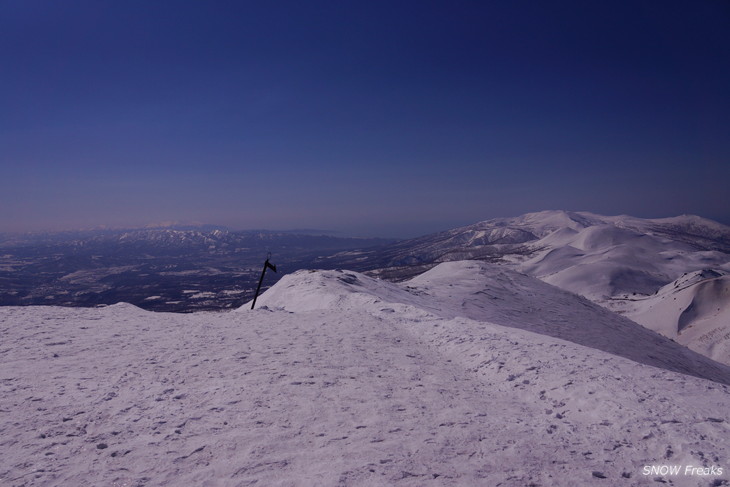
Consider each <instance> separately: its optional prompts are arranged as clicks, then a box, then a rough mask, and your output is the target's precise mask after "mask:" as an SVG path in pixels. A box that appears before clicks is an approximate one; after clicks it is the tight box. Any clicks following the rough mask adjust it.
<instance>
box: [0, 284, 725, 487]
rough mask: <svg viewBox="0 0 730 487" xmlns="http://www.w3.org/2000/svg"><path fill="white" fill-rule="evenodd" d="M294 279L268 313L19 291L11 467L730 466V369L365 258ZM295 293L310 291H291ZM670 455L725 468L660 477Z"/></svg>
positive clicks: (210, 480) (10, 473) (507, 473)
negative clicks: (537, 320)
mask: <svg viewBox="0 0 730 487" xmlns="http://www.w3.org/2000/svg"><path fill="white" fill-rule="evenodd" d="M293 277H295V278H296V279H297V280H288V284H287V281H284V280H282V281H281V282H280V283H279V284H277V286H274V287H273V288H272V289H271V290H270V291H269V292H267V293H266V294H265V295H264V296H262V297H261V298H260V299H261V300H262V301H260V302H261V303H262V304H264V302H265V301H267V300H268V301H269V302H268V303H265V304H266V306H268V308H260V309H257V310H254V311H243V310H242V311H241V312H234V313H220V314H215V313H196V314H190V315H175V314H162V313H149V312H145V311H142V310H140V309H138V308H135V307H133V306H130V305H123V304H122V305H115V306H110V307H107V308H101V309H67V308H54V307H34V308H0V336H1V337H2V342H1V343H2V344H1V345H0V361H1V362H0V363H1V364H2V367H1V368H0V419H1V421H0V484H2V485H12V486H26V485H27V486H31V485H118V486H121V485H210V486H217V485H223V486H228V485H230V486H239V485H241V486H243V485H267V486H277V485H278V486H290V485H325V486H326V485H404V486H409V485H413V486H416V485H418V486H420V485H434V486H436V485H494V486H497V485H503V486H525V485H539V486H551V485H555V486H573V485H575V486H579V485H580V486H583V485H607V486H614V485H657V482H660V481H665V482H667V483H670V485H677V486H695V485H697V486H710V485H715V486H717V485H724V483H726V480H727V479H728V478H730V477H729V476H728V468H730V465H728V463H730V462H728V460H729V459H730V455H729V453H730V447H729V445H728V440H727V438H728V437H730V435H729V434H728V433H730V427H729V425H730V391H729V390H728V387H727V386H724V385H721V384H718V383H716V382H711V381H708V380H704V379H699V378H696V377H690V376H687V375H683V374H678V373H675V372H670V371H667V370H662V369H659V368H656V367H651V366H647V365H641V364H638V363H636V362H633V361H630V360H628V359H625V358H621V357H616V356H614V355H611V354H608V353H605V352H602V351H599V350H594V349H592V348H588V347H584V346H581V345H577V344H574V343H570V342H567V341H564V340H561V339H558V338H553V337H548V336H544V335H540V334H536V333H532V332H530V331H527V330H520V329H515V328H508V327H503V326H499V325H495V324H491V323H488V322H485V321H477V320H473V319H469V318H465V317H462V316H455V317H444V316H439V315H438V314H436V313H435V312H434V310H433V309H430V310H429V309H424V307H421V306H419V305H418V304H419V303H418V300H419V299H422V298H424V296H420V297H419V295H418V290H415V291H414V290H412V292H409V291H406V290H403V289H398V288H393V287H388V286H387V285H386V283H382V286H384V287H383V289H380V290H379V291H378V292H379V293H380V294H378V295H374V294H373V292H374V291H373V289H371V288H369V287H367V286H365V288H366V290H367V291H368V292H356V291H354V292H353V289H352V288H353V287H358V286H360V285H359V284H357V283H363V282H366V281H365V279H366V278H364V276H360V275H356V274H354V273H342V272H340V273H336V272H333V273H331V274H326V273H325V274H323V273H309V274H304V273H302V274H300V275H299V276H298V277H297V276H293ZM305 278H306V279H309V280H310V284H309V285H306V286H304V285H303V284H302V282H303V281H304V280H305ZM348 281H349V282H348ZM292 284H294V285H292ZM288 285H292V286H291V287H289V288H285V287H284V286H288ZM376 285H380V283H376ZM284 289H287V290H286V292H284V291H283V290H284ZM401 291H402V293H401ZM421 292H425V291H423V289H421ZM286 294H288V295H289V296H290V299H289V300H288V302H289V303H290V306H292V307H293V308H298V309H296V310H294V309H289V310H287V309H274V305H273V301H275V300H276V299H284V298H285V296H286ZM429 302H431V301H430V300H426V301H423V304H427V303H429ZM297 303H298V304H297ZM439 306H441V305H439ZM307 307H308V308H309V309H304V308H307ZM453 314H457V313H456V312H455V311H454V312H453ZM664 465H671V466H681V468H682V470H681V472H682V473H684V472H685V469H686V467H687V466H690V467H692V466H695V467H707V468H708V469H709V468H710V467H715V468H716V469H717V468H720V469H722V474H714V475H708V476H704V475H697V474H691V473H690V474H687V475H672V474H665V475H664V476H663V478H660V477H661V476H660V475H643V473H644V469H645V467H646V466H664ZM691 472H695V471H691ZM703 472H704V471H703Z"/></svg>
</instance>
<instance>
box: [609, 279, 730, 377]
mask: <svg viewBox="0 0 730 487" xmlns="http://www.w3.org/2000/svg"><path fill="white" fill-rule="evenodd" d="M608 304H609V306H611V308H613V309H615V310H618V311H620V312H621V313H623V314H624V315H626V316H627V317H629V318H631V319H632V320H634V321H635V322H637V323H640V324H642V325H644V326H645V327H647V328H649V329H652V330H656V331H658V332H659V333H661V334H663V335H665V336H667V337H670V338H672V339H674V340H675V341H677V342H678V343H681V344H683V345H686V346H688V347H689V348H691V349H692V350H695V351H697V352H699V353H701V354H703V355H705V356H707V357H710V358H712V359H714V360H718V361H721V362H725V363H727V362H728V357H730V276H729V275H721V274H719V273H717V272H714V271H711V270H705V271H696V272H691V273H687V274H685V275H683V276H682V277H680V278H679V279H677V280H675V281H673V282H671V283H670V284H667V285H666V286H664V287H662V288H661V289H660V290H659V291H657V292H656V293H655V294H652V295H650V296H638V297H637V296H626V297H624V298H615V299H614V300H612V302H610V303H608Z"/></svg>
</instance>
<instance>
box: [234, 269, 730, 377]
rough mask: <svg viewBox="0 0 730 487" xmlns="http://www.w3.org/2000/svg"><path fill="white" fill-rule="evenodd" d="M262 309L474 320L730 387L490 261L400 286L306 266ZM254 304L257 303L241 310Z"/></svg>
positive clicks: (628, 325) (662, 342)
mask: <svg viewBox="0 0 730 487" xmlns="http://www.w3.org/2000/svg"><path fill="white" fill-rule="evenodd" d="M257 306H265V307H266V308H269V309H281V310H285V311H291V312H303V311H313V310H337V311H344V310H350V309H365V310H369V311H371V312H373V313H375V314H376V315H380V314H382V313H383V312H386V313H392V312H398V313H401V314H402V313H407V314H411V315H417V316H422V317H425V316H432V317H441V318H455V317H463V318H470V319H475V320H478V321H482V322H490V323H495V324H498V325H502V326H508V327H514V328H520V329H523V330H527V331H530V332H534V333H539V334H542V335H548V336H551V337H556V338H560V339H562V340H567V341H570V342H573V343H577V344H580V345H583V346H587V347H591V348H596V349H599V350H602V351H605V352H609V353H612V354H615V355H620V356H622V357H626V358H629V359H631V360H634V361H636V362H639V363H643V364H648V365H653V366H655V367H661V368H664V369H667V370H672V371H675V372H681V373H686V374H691V375H695V376H698V377H704V378H708V379H710V380H715V381H718V382H721V383H725V384H730V367H727V366H723V365H721V364H718V363H716V362H713V361H712V360H708V359H707V358H705V357H703V356H702V355H700V354H697V353H695V352H692V351H690V350H688V349H687V348H686V347H683V346H681V345H678V344H677V343H675V342H673V341H672V340H669V339H667V338H664V337H662V336H660V335H658V334H656V333H654V332H652V331H649V330H647V329H646V328H644V327H642V326H640V325H638V324H636V323H634V322H632V321H630V320H628V319H626V318H624V317H621V316H619V315H617V314H615V313H612V312H610V311H608V310H606V309H604V308H602V307H600V306H598V305H595V304H593V303H591V302H589V301H588V300H586V299H583V298H581V297H579V296H576V295H574V294H572V293H569V292H566V291H563V290H561V289H559V288H556V287H554V286H551V285H548V284H546V283H544V282H542V281H540V280H538V279H535V278H533V277H530V276H528V275H525V274H521V273H518V272H515V271H513V270H511V269H508V268H505V267H504V266H498V265H494V264H488V263H485V262H478V261H462V262H448V263H443V264H439V265H438V266H436V267H435V268H433V269H431V270H430V271H428V272H426V273H424V274H421V275H420V276H417V277H415V278H413V279H411V280H409V281H405V282H402V283H397V284H396V283H390V282H387V281H382V280H379V279H374V278H371V277H368V276H365V275H363V274H359V273H355V272H350V271H342V270H334V271H306V270H305V271H299V272H296V273H293V274H290V275H287V276H285V277H284V278H282V279H281V280H280V281H279V282H278V283H277V284H276V285H274V286H273V287H272V288H271V289H269V290H268V291H267V292H266V293H264V294H263V295H262V296H261V297H260V298H259V300H258V301H257ZM249 307H250V303H249V304H247V305H245V306H243V307H242V308H241V310H246V309H248V308H249ZM384 310H385V311H384Z"/></svg>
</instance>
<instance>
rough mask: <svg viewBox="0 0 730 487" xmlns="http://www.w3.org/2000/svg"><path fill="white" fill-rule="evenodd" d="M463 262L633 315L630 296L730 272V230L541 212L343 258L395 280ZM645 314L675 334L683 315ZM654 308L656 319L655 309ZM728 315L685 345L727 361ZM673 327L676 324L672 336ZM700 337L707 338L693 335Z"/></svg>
mask: <svg viewBox="0 0 730 487" xmlns="http://www.w3.org/2000/svg"><path fill="white" fill-rule="evenodd" d="M460 260H482V261H486V262H492V263H498V264H501V265H506V266H509V267H512V268H514V269H516V270H519V271H521V272H524V273H526V274H529V275H532V276H535V277H538V278H540V279H541V280H543V281H545V282H547V283H550V284H553V285H555V286H558V287H560V288H562V289H565V290H567V291H570V292H573V293H576V294H579V295H581V296H584V297H586V298H588V299H590V300H592V301H593V302H595V303H598V304H600V305H602V306H605V307H608V308H609V309H611V310H612V311H615V312H619V313H625V314H626V315H627V316H629V317H633V316H635V315H636V314H637V313H636V312H635V310H634V307H633V305H631V303H629V301H635V300H638V299H642V298H646V299H648V300H651V297H652V296H653V295H654V294H655V293H657V292H658V291H659V290H660V289H662V288H663V287H665V286H667V285H673V284H674V282H675V281H676V280H677V279H680V278H681V277H682V276H683V275H686V274H688V273H695V272H698V271H711V272H715V273H718V274H720V275H726V274H730V227H728V226H725V225H722V224H720V223H717V222H714V221H711V220H707V219H704V218H700V217H697V216H693V215H682V216H678V217H672V218H659V219H642V218H635V217H630V216H626V215H621V216H601V215H596V214H593V213H587V212H567V211H542V212H537V213H528V214H525V215H522V216H519V217H515V218H498V219H493V220H487V221H483V222H479V223H476V224H473V225H469V226H465V227H461V228H456V229H453V230H449V231H446V232H441V233H437V234H433V235H426V236H423V237H420V238H417V239H412V240H409V241H404V242H399V243H397V244H395V245H392V246H390V247H388V248H386V249H383V250H381V251H378V252H377V253H373V254H372V255H370V256H369V257H368V256H361V259H360V260H359V261H357V262H355V261H353V260H352V259H350V260H348V259H344V262H343V263H342V265H348V264H353V265H355V266H356V267H357V268H359V269H368V270H369V269H373V268H380V269H378V270H375V271H372V272H370V274H372V275H376V276H382V277H385V278H388V279H393V280H396V281H397V280H403V279H407V278H410V277H413V276H414V275H417V274H419V273H421V272H424V271H426V270H428V269H429V268H431V267H433V266H434V265H436V264H438V263H442V262H450V261H460ZM331 263H334V262H331ZM690 301H691V300H688V301H687V306H689V302H690ZM713 302H716V304H717V305H718V306H719V307H720V308H721V309H726V308H728V307H730V297H728V296H725V295H723V296H719V297H717V298H715V300H714V301H713ZM641 311H642V313H644V314H645V315H646V316H642V320H641V321H640V322H641V323H642V324H646V325H647V326H649V327H650V328H651V329H652V330H655V331H659V332H660V333H664V334H665V336H667V337H670V338H677V335H676V324H677V320H678V318H679V315H680V314H682V313H684V311H685V309H682V310H680V311H679V312H678V314H677V316H669V317H668V318H667V319H668V320H669V321H662V320H663V318H660V316H666V314H662V313H661V312H660V308H658V307H654V306H648V305H647V306H644V307H643V308H642V310H641ZM655 311H656V312H657V313H658V314H657V315H656V316H654V317H652V316H649V315H650V314H652V313H655ZM691 311H692V310H690V311H689V313H690V314H691ZM685 319H688V318H685ZM722 320H723V318H722V316H721V314H714V315H710V314H706V316H705V318H704V319H703V320H694V321H693V328H692V329H693V332H692V333H688V334H685V335H684V336H683V337H680V338H681V343H683V344H687V345H689V346H691V347H692V348H693V349H695V350H698V351H701V352H702V353H708V351H709V350H710V349H712V350H713V351H714V352H713V354H712V355H711V356H712V357H713V358H715V359H716V360H720V361H722V362H724V363H726V364H729V365H730V353H726V352H727V344H726V343H724V341H726V340H723V339H722V337H724V336H725V334H726V333H720V332H719V331H717V330H718V328H720V329H723V330H724V326H725V325H726V324H727V321H725V322H723V321H722ZM667 329H674V331H673V332H670V333H668V334H667V333H665V330H667ZM701 337H703V338H701ZM700 339H702V340H704V342H697V340H700ZM718 340H719V341H718Z"/></svg>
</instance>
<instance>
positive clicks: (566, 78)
mask: <svg viewBox="0 0 730 487" xmlns="http://www.w3.org/2000/svg"><path fill="white" fill-rule="evenodd" d="M0 66H2V68H1V71H0V171H1V172H0V231H18V230H20V231H25V230H41V229H67V228H78V227H92V226H97V225H102V224H104V225H111V226H138V225H144V224H147V223H153V222H159V221H168V220H177V221H187V222H189V221H201V222H206V223H216V224H224V225H229V226H231V227H233V228H236V229H243V228H276V229H284V228H326V229H333V230H341V231H345V232H347V233H350V234H359V235H381V236H398V237H405V236H415V235H418V234H423V233H428V232H432V231H436V230H442V229H447V228H451V227H454V226H458V225H462V224H467V223H472V222H475V221H479V220H484V219H487V218H492V217H497V216H516V215H519V214H521V213H525V212H528V211H537V210H544V209H569V210H586V211H593V212H597V213H602V214H619V213H626V214H631V215H634V216H642V217H659V216H672V215H676V214H681V213H694V214H699V215H701V216H705V217H709V218H714V219H717V220H720V221H722V222H724V223H730V3H729V2H726V1H723V0H695V1H691V2H687V1H684V0H683V1H671V0H656V1H641V0H630V1H620V0H616V1H611V2H594V1H585V0H576V1H560V0H557V1H549V2H548V1H544V0H534V1H519V0H517V1H513V0H504V1H479V0H477V1H453V0H450V1H442V2H433V1H393V0H389V1H377V0H367V1H361V2H355V1H336V0H333V1H330V2H324V1H300V0H297V1H285V2H276V1H273V2H261V1H197V0H196V1H149V0H144V1H135V0H124V1H103V0H94V1H91V0H89V1H75V0H64V1H56V0H47V1H37V0H22V1H20V0H12V1H11V0H0Z"/></svg>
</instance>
